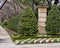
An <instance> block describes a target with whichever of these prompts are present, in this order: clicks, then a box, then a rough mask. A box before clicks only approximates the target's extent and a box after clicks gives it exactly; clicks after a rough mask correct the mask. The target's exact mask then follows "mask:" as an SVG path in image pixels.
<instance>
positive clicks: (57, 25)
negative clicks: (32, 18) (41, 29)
mask: <svg viewBox="0 0 60 48" xmlns="http://www.w3.org/2000/svg"><path fill="white" fill-rule="evenodd" d="M59 31H60V11H59V9H58V7H57V6H56V5H53V6H52V7H51V10H50V11H49V13H48V16H47V21H46V32H47V34H51V35H56V34H57V33H58V32H59Z"/></svg>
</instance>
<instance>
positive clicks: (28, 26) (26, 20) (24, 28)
mask: <svg viewBox="0 0 60 48" xmlns="http://www.w3.org/2000/svg"><path fill="white" fill-rule="evenodd" d="M37 26H38V25H37V18H36V16H35V14H34V12H33V10H32V8H30V7H27V8H26V9H25V10H24V11H23V12H22V15H21V17H20V21H19V27H18V32H19V34H20V35H22V36H30V35H36V33H37V29H38V28H37Z"/></svg>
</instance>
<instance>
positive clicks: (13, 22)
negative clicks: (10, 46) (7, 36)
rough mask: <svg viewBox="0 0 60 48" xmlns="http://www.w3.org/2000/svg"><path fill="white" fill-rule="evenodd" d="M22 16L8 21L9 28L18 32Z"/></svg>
mask: <svg viewBox="0 0 60 48" xmlns="http://www.w3.org/2000/svg"><path fill="white" fill-rule="evenodd" d="M19 18H20V16H19V15H18V16H16V17H14V18H12V19H9V20H8V28H9V29H12V30H14V31H17V28H18V24H19Z"/></svg>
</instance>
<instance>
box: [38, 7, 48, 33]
mask: <svg viewBox="0 0 60 48" xmlns="http://www.w3.org/2000/svg"><path fill="white" fill-rule="evenodd" d="M47 8H48V6H38V32H39V33H40V34H46V31H45V26H46V25H45V22H46V16H47Z"/></svg>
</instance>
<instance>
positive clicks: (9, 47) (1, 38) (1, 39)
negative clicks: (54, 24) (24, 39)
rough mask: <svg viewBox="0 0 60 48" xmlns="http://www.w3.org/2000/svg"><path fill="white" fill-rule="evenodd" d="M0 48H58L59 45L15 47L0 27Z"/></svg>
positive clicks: (59, 47)
mask: <svg viewBox="0 0 60 48" xmlns="http://www.w3.org/2000/svg"><path fill="white" fill-rule="evenodd" d="M0 48H60V43H48V44H26V45H16V44H14V43H13V42H12V40H11V38H10V36H9V35H8V33H7V32H6V31H5V29H3V28H2V27H1V26H0Z"/></svg>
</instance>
